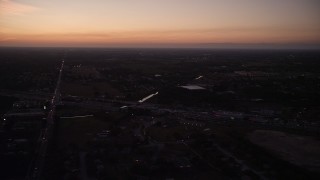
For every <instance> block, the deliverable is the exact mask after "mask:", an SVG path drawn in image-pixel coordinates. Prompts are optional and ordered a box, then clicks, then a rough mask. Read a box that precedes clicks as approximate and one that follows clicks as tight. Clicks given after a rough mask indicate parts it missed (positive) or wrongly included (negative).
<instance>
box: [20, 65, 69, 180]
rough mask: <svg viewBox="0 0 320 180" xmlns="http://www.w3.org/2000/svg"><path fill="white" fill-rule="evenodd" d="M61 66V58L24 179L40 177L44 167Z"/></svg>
mask: <svg viewBox="0 0 320 180" xmlns="http://www.w3.org/2000/svg"><path fill="white" fill-rule="evenodd" d="M63 67H64V59H63V60H62V63H61V67H60V69H59V77H58V81H57V85H56V88H55V91H54V94H53V97H52V99H51V101H50V108H49V109H50V111H49V113H48V116H47V119H46V120H47V122H46V126H45V127H44V128H43V129H42V132H41V134H40V136H39V139H38V142H39V145H38V146H37V150H36V152H37V155H36V157H35V160H34V161H33V163H32V165H31V167H30V169H29V172H28V174H27V178H26V179H28V180H39V179H41V173H42V171H43V167H44V162H45V157H46V153H47V148H48V143H49V140H50V139H51V137H52V135H53V128H54V126H53V125H54V116H55V112H56V105H57V104H58V103H59V102H60V84H61V79H62V72H63Z"/></svg>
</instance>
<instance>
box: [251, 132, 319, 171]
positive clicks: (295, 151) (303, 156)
mask: <svg viewBox="0 0 320 180" xmlns="http://www.w3.org/2000/svg"><path fill="white" fill-rule="evenodd" d="M248 138H249V140H250V141H251V142H252V143H254V144H257V145H258V146H261V147H263V148H265V149H267V150H268V151H270V152H272V153H273V154H275V155H276V156H278V157H279V158H281V159H283V160H285V161H288V162H290V163H292V164H295V165H297V166H300V167H303V168H305V169H308V170H309V171H313V172H318V173H319V172H320V141H319V140H316V139H314V138H312V137H308V136H298V135H293V134H287V133H283V132H277V131H267V130H256V131H254V132H252V133H250V134H249V136H248Z"/></svg>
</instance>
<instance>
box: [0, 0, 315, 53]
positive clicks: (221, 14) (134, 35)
mask: <svg viewBox="0 0 320 180" xmlns="http://www.w3.org/2000/svg"><path fill="white" fill-rule="evenodd" d="M319 17H320V1H319V0H47V1H45V0H0V46H81V47H85V46H88V47H96V46H101V47H140V46H155V47H157V46H162V47H169V46H170V47H171V46H177V47H179V46H194V47H196V46H197V45H199V44H201V45H203V44H206V45H210V44H229V43H230V44H286V45H310V44H311V45H319V44H320V18H319Z"/></svg>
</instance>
